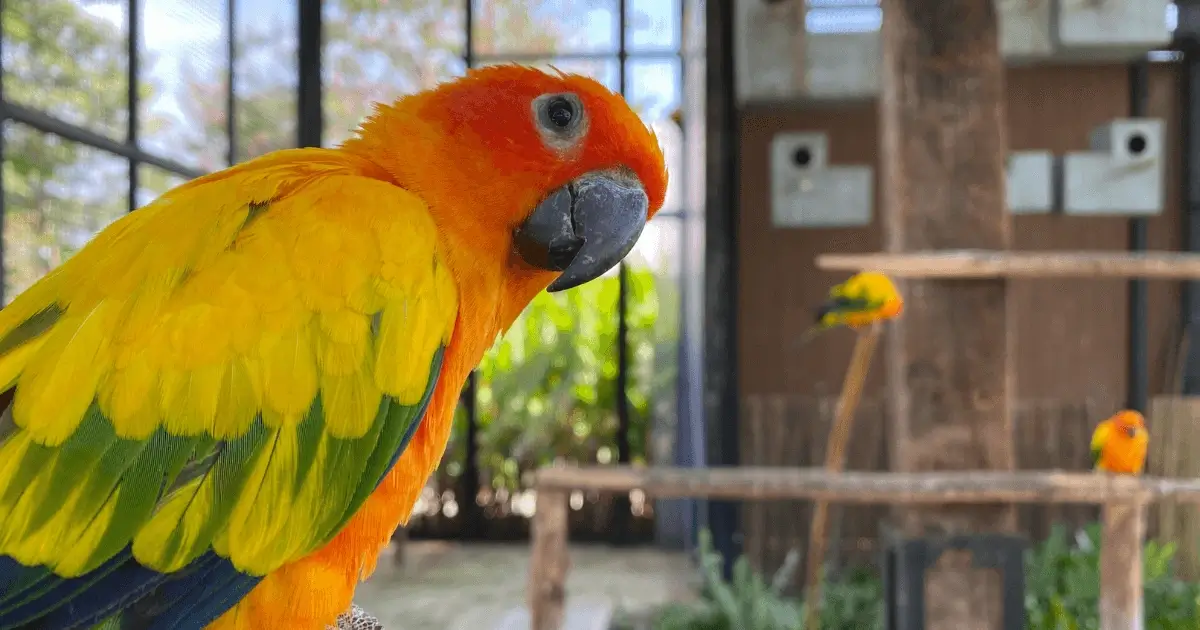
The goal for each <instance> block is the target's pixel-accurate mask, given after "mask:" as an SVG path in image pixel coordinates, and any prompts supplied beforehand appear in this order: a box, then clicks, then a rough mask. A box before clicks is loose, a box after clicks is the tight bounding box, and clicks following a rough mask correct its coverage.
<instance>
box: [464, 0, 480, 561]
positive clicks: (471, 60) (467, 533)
mask: <svg viewBox="0 0 1200 630" xmlns="http://www.w3.org/2000/svg"><path fill="white" fill-rule="evenodd" d="M463 29H465V32H466V39H465V40H464V41H463V61H464V62H465V64H466V66H467V68H471V67H474V65H475V2H474V0H463ZM478 393H479V371H478V369H476V370H472V371H471V374H470V375H468V376H467V386H466V388H464V389H463V392H462V401H461V402H462V405H463V409H464V410H465V411H466V412H467V444H466V453H465V456H464V459H465V460H466V461H464V462H463V474H462V481H461V484H462V495H463V496H462V500H461V501H459V502H458V503H459V508H460V512H459V513H460V514H462V515H463V518H462V522H463V532H462V536H463V537H464V538H467V539H471V540H474V539H480V538H484V537H486V534H487V532H486V531H485V529H486V527H485V523H484V519H483V511H482V510H481V509H480V506H479V501H478V497H479V473H480V470H479V405H478Z"/></svg>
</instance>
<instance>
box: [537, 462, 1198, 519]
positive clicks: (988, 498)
mask: <svg viewBox="0 0 1200 630" xmlns="http://www.w3.org/2000/svg"><path fill="white" fill-rule="evenodd" d="M531 477H532V478H531V479H529V480H528V481H529V482H530V484H531V485H532V486H533V487H534V488H535V489H536V490H537V492H538V493H539V495H541V494H543V493H548V492H556V493H565V492H569V491H571V490H583V491H595V492H603V493H628V492H629V491H631V490H641V491H643V492H645V493H646V495H647V496H650V497H655V498H660V499H662V498H716V499H729V500H741V501H784V500H802V499H808V500H824V501H829V502H830V503H855V504H886V505H908V504H943V503H955V504H971V503H1008V502H1011V503H1091V504H1102V503H1106V502H1109V501H1134V500H1136V501H1151V500H1161V499H1174V500H1176V501H1180V502H1183V503H1197V504H1200V479H1164V478H1161V477H1131V476H1124V475H1105V474H1095V473H1078V472H1066V471H1061V470H1028V471H1024V470H1023V471H997V470H963V471H944V472H942V471H939V472H911V473H897V472H858V471H852V472H842V473H830V472H828V471H826V470H825V469H823V468H791V467H757V466H738V467H727V468H675V467H666V466H663V467H659V466H652V467H634V466H582V467H574V466H572V467H552V468H543V469H541V470H538V471H537V472H535V473H533V474H532V475H531ZM541 500H542V499H541V497H540V496H539V499H538V506H539V507H538V510H539V512H540V511H541V509H542V508H541V505H542V503H541ZM556 501H557V500H556ZM549 505H554V502H550V503H549Z"/></svg>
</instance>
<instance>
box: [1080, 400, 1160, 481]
mask: <svg viewBox="0 0 1200 630" xmlns="http://www.w3.org/2000/svg"><path fill="white" fill-rule="evenodd" d="M1149 443H1150V434H1149V432H1147V431H1146V420H1145V418H1143V417H1142V414H1140V413H1138V412H1137V411H1132V410H1128V409H1126V410H1123V411H1118V412H1117V413H1116V414H1114V415H1113V416H1112V417H1111V418H1109V419H1107V420H1105V421H1104V422H1101V423H1100V424H1098V425H1096V430H1095V431H1094V432H1093V433H1092V466H1093V468H1094V470H1098V471H1105V472H1110V473H1116V474H1121V475H1140V474H1141V473H1142V468H1143V467H1144V466H1145V465H1146V448H1147V446H1148V445H1149Z"/></svg>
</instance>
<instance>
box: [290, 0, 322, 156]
mask: <svg viewBox="0 0 1200 630" xmlns="http://www.w3.org/2000/svg"><path fill="white" fill-rule="evenodd" d="M297 5H298V7H299V10H300V19H299V31H300V33H299V41H298V42H297V43H298V47H299V55H298V58H299V59H298V61H299V68H298V70H299V82H298V86H297V94H296V109H297V112H296V121H297V125H296V145H297V146H300V147H319V146H321V140H322V139H323V138H324V127H325V120H324V114H323V112H322V109H321V108H322V104H321V53H322V52H323V50H322V48H323V46H324V42H323V40H322V37H321V0H299V1H298V2H297Z"/></svg>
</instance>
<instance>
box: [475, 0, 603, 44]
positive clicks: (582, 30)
mask: <svg viewBox="0 0 1200 630" xmlns="http://www.w3.org/2000/svg"><path fill="white" fill-rule="evenodd" d="M471 2H472V8H473V13H472V15H473V16H474V18H475V20H474V21H475V23H474V25H473V33H474V41H473V42H472V44H473V46H474V50H475V54H476V55H477V56H487V55H501V54H510V55H511V54H522V53H523V54H533V55H537V54H553V53H563V52H602V53H603V52H607V53H616V52H617V48H618V46H619V45H618V42H617V40H618V33H619V31H618V30H617V28H618V24H617V2H616V0H532V1H530V0H525V1H520V0H471Z"/></svg>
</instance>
